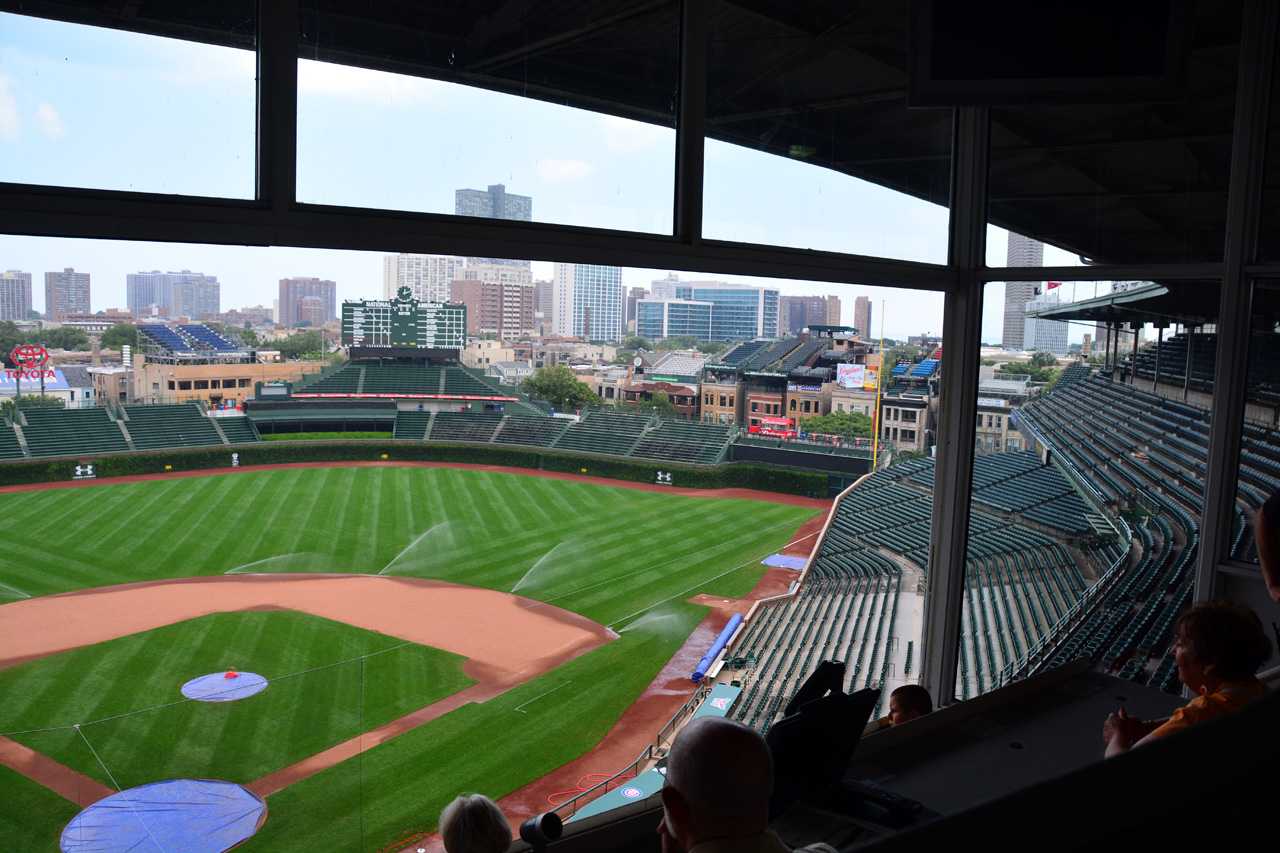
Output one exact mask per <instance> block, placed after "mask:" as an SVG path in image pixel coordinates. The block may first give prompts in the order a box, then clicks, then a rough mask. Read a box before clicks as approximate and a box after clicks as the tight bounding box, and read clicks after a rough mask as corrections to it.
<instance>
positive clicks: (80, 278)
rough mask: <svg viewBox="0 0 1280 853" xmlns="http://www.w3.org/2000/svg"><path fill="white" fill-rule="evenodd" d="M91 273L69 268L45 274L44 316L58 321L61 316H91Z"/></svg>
mask: <svg viewBox="0 0 1280 853" xmlns="http://www.w3.org/2000/svg"><path fill="white" fill-rule="evenodd" d="M89 303H90V299H89V273H87V272H76V271H75V270H74V269H72V268H71V267H67V268H66V269H64V270H63V271H62V272H47V273H45V274H44V314H45V316H46V317H48V318H49V319H50V320H54V321H57V319H58V315H59V314H90V313H92V312H93V309H92V308H90V307H89Z"/></svg>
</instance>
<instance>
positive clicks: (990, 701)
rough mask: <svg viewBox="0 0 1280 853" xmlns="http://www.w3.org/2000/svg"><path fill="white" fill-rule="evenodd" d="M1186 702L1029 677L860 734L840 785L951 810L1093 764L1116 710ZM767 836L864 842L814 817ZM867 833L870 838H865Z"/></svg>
mask: <svg viewBox="0 0 1280 853" xmlns="http://www.w3.org/2000/svg"><path fill="white" fill-rule="evenodd" d="M1184 704H1185V700H1183V699H1182V698H1181V697H1179V696H1173V695H1170V694H1168V693H1161V692H1159V691H1157V690H1153V689H1150V688H1147V687H1142V686H1140V685H1137V684H1134V683H1132V682H1129V681H1124V680H1122V679H1119V678H1112V677H1110V676H1106V675H1101V674H1099V673H1092V672H1077V673H1076V674H1073V675H1066V676H1064V674H1063V673H1058V674H1057V675H1056V676H1054V677H1052V678H1048V679H1042V680H1028V682H1023V683H1020V684H1014V685H1010V686H1009V687H1006V688H1003V689H1001V690H999V691H994V692H993V693H991V694H987V695H986V696H984V697H978V698H977V699H972V700H970V701H969V702H966V703H962V704H959V705H955V706H952V707H950V708H943V709H940V710H938V711H935V712H934V713H932V714H929V715H927V716H925V717H922V718H920V719H918V720H915V721H913V722H911V723H908V724H906V725H904V726H900V727H898V728H895V729H887V730H884V731H881V732H877V733H876V734H872V735H868V736H866V737H864V738H863V740H862V742H861V743H860V744H859V747H858V751H857V753H856V754H855V756H854V759H853V761H852V762H851V763H850V765H849V769H848V770H847V771H846V773H845V778H846V779H856V780H870V781H872V782H876V783H878V784H880V785H883V786H884V787H886V788H888V789H890V790H892V791H895V792H897V793H899V794H902V795H904V796H907V797H910V798H912V799H914V800H919V801H920V802H921V803H924V805H925V807H926V808H927V809H928V810H931V811H932V812H935V813H939V814H943V815H946V814H952V813H955V812H959V811H962V810H964V809H967V808H971V807H973V806H975V805H978V804H980V803H983V802H987V801H988V800H992V799H995V798H997V797H1001V796H1003V795H1005V794H1009V793H1013V792H1014V791H1017V790H1020V789H1023V788H1026V787H1027V786H1028V785H1033V784H1035V783H1037V782H1041V781H1044V780H1046V779H1052V778H1054V777H1056V776H1060V775H1062V774H1063V773H1067V772H1069V771H1072V770H1075V769H1077V768H1079V767H1082V766H1084V765H1087V764H1090V763H1093V762H1096V761H1101V760H1102V753H1103V749H1104V744H1103V742H1102V723H1103V721H1104V720H1106V718H1107V715H1108V714H1110V713H1112V712H1113V711H1116V710H1117V709H1119V708H1121V707H1123V708H1124V709H1125V711H1126V712H1127V713H1129V714H1134V715H1137V716H1140V717H1142V718H1144V719H1153V718H1158V717H1164V716H1168V714H1169V713H1171V712H1172V711H1173V710H1175V709H1176V708H1179V707H1181V706H1182V705H1184ZM775 823H776V825H775V827H774V828H775V831H778V832H779V833H780V834H781V835H783V836H784V838H785V837H787V836H795V837H796V838H797V839H798V837H799V836H804V837H807V841H806V842H805V843H808V842H811V841H817V840H827V841H828V843H832V844H833V845H834V846H837V847H842V848H845V847H848V846H851V845H856V844H857V843H859V842H860V841H865V840H869V837H868V836H867V835H865V834H864V833H860V832H856V831H851V830H850V829H849V826H848V823H847V822H841V821H839V820H836V819H834V818H830V817H828V816H823V815H820V814H817V813H807V814H806V813H804V812H803V810H801V811H799V812H797V811H792V812H791V813H789V814H787V815H781V816H779V820H778V821H776V822H775ZM871 837H874V836H871Z"/></svg>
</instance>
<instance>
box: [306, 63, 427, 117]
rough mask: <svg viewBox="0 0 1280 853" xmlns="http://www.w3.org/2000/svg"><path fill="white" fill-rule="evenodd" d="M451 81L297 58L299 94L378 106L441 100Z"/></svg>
mask: <svg viewBox="0 0 1280 853" xmlns="http://www.w3.org/2000/svg"><path fill="white" fill-rule="evenodd" d="M448 86H449V84H448V83H441V82H440V81H438V80H427V79H424V78H422V77H408V76H405V75H403V74H388V73H387V72H385V71H370V70H369V69H367V68H355V67H352V66H349V65H334V64H333V63H330V62H315V61H312V60H306V59H300V60H298V94H299V96H305V95H308V94H310V95H330V96H335V97H341V98H355V99H358V100H361V101H367V102H369V103H373V104H377V105H378V106H391V105H393V104H394V105H398V106H406V105H408V104H414V103H420V102H423V101H435V100H438V99H439V98H440V97H441V96H443V94H444V93H445V92H446V91H448Z"/></svg>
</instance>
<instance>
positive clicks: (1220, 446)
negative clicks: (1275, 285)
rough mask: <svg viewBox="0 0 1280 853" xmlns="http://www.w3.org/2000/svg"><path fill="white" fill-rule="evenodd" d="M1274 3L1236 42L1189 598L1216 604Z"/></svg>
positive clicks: (1235, 441)
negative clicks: (1213, 362) (1205, 441)
mask: <svg viewBox="0 0 1280 853" xmlns="http://www.w3.org/2000/svg"><path fill="white" fill-rule="evenodd" d="M1275 33H1276V4H1275V3H1274V2H1273V0H1250V2H1249V4H1248V5H1247V6H1246V8H1245V14H1244V26H1243V31H1242V33H1241V37H1240V72H1239V77H1238V81H1237V86H1236V115H1235V132H1234V136H1233V138H1232V146H1231V178H1230V183H1229V185H1228V195H1227V228H1226V244H1225V246H1224V250H1223V259H1224V262H1225V263H1224V269H1223V278H1222V293H1221V297H1220V301H1219V306H1218V353H1217V368H1216V373H1215V375H1214V378H1213V408H1212V411H1213V412H1215V413H1217V414H1218V415H1219V416H1218V417H1214V418H1213V420H1212V423H1211V425H1210V427H1209V450H1208V454H1207V458H1206V460H1205V461H1206V470H1205V488H1204V510H1203V512H1202V513H1201V516H1200V554H1199V557H1198V562H1197V566H1196V585H1195V596H1196V598H1197V599H1203V598H1217V597H1220V596H1221V595H1222V594H1223V592H1224V583H1223V577H1222V576H1221V575H1219V574H1218V573H1217V571H1216V569H1217V566H1218V564H1219V563H1221V562H1222V561H1223V560H1225V559H1226V558H1227V557H1228V553H1227V551H1228V549H1229V548H1230V544H1231V523H1232V515H1233V509H1232V508H1233V506H1234V504H1235V492H1236V477H1237V475H1238V472H1239V467H1240V434H1241V429H1242V426H1241V425H1242V423H1243V420H1244V403H1245V385H1246V382H1247V380H1248V374H1249V331H1250V329H1249V325H1250V317H1249V313H1250V303H1251V298H1252V281H1251V280H1250V279H1249V278H1248V277H1247V274H1246V267H1247V265H1248V263H1249V261H1250V260H1251V259H1252V253H1253V247H1254V246H1255V245H1256V239H1257V228H1258V223H1259V219H1260V217H1259V212H1260V209H1261V202H1262V179H1263V171H1264V167H1265V164H1266V141H1267V113H1268V101H1269V98H1270V86H1271V67H1272V63H1273V61H1274V58H1275V39H1274V37H1275Z"/></svg>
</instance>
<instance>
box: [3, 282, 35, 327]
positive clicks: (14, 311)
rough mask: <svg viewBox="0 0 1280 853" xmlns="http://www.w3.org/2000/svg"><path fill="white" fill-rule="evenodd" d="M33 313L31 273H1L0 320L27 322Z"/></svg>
mask: <svg viewBox="0 0 1280 853" xmlns="http://www.w3.org/2000/svg"><path fill="white" fill-rule="evenodd" d="M29 311H31V273H29V272H21V271H19V270H9V271H8V272H6V273H0V320H25V319H27V313H28V312H29Z"/></svg>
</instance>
